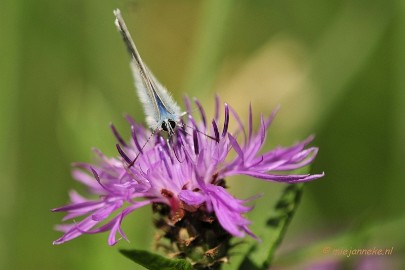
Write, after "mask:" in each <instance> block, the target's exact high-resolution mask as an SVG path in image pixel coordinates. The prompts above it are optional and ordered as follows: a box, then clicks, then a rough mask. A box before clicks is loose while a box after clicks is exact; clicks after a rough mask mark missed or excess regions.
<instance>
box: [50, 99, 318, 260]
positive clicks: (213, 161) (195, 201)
mask: <svg viewBox="0 0 405 270" xmlns="http://www.w3.org/2000/svg"><path fill="white" fill-rule="evenodd" d="M185 101H186V102H185V103H186V108H187V111H188V112H190V111H191V102H190V101H189V100H188V99H187V98H186V99H185ZM195 104H196V106H197V108H198V110H199V113H200V118H201V120H200V121H198V122H197V121H196V120H195V119H194V118H193V117H192V116H191V115H190V114H189V115H188V117H186V116H185V117H184V118H185V119H184V120H183V123H182V125H183V128H177V129H176V131H175V135H174V136H173V137H172V138H169V139H164V138H163V137H162V136H161V135H160V134H154V135H153V136H152V138H151V139H150V141H149V142H148V143H146V142H147V139H148V138H149V137H150V136H151V131H149V130H148V129H146V128H144V127H143V126H141V125H139V124H137V123H135V121H134V120H133V119H132V118H130V117H129V116H128V117H127V120H128V122H129V124H130V125H131V130H132V138H131V140H130V141H129V142H126V141H125V140H124V139H123V138H122V137H121V136H120V135H119V133H118V132H117V130H116V129H115V127H114V126H111V127H112V130H113V133H114V135H115V136H116V138H117V141H118V144H117V145H116V147H117V149H118V152H119V156H118V157H113V158H109V157H106V156H105V155H103V154H102V153H101V152H100V151H99V150H95V152H96V154H97V155H98V157H99V163H98V164H96V165H92V164H85V163H78V164H75V169H74V170H73V177H74V178H75V179H76V180H78V181H79V182H81V183H82V184H84V185H86V186H87V188H88V190H89V192H90V193H91V194H93V195H96V198H95V199H87V198H85V197H82V196H80V195H79V194H78V193H77V192H75V191H72V192H71V193H70V199H71V203H70V204H69V205H67V206H63V207H60V208H55V209H53V211H55V212H67V215H66V216H65V217H64V219H63V220H64V221H66V220H73V222H72V223H71V224H65V225H59V226H57V229H58V230H60V231H62V232H64V235H63V236H62V237H60V238H59V239H57V240H56V241H55V242H54V244H61V243H64V242H66V241H69V240H72V239H74V238H76V237H78V236H80V235H83V234H93V233H99V232H105V231H110V234H109V237H108V244H109V245H114V244H115V243H117V241H118V240H120V239H121V238H124V239H127V237H126V235H125V234H124V232H123V231H122V229H121V222H122V221H123V219H124V218H125V217H126V216H127V215H129V214H130V213H131V212H133V211H135V210H136V209H138V208H140V207H143V206H146V205H152V206H153V207H152V209H153V211H154V214H155V225H156V226H157V227H158V228H160V229H161V230H162V231H163V235H162V236H161V238H165V239H169V240H170V241H171V242H172V243H173V242H175V241H176V243H177V245H176V248H175V250H173V247H172V246H173V245H172V246H170V245H168V246H167V247H166V248H167V249H170V251H172V252H173V253H177V254H180V253H182V254H185V253H187V252H188V251H189V249H190V248H191V247H195V246H196V245H198V246H204V248H203V249H202V250H203V252H204V253H205V254H206V253H207V252H212V253H213V254H216V255H218V256H216V257H217V258H220V257H225V254H224V252H225V251H224V252H222V251H221V250H222V249H224V250H226V249H228V248H229V239H230V238H231V237H232V236H235V237H243V236H245V234H248V235H250V236H252V237H255V236H254V234H253V233H252V232H251V231H250V230H249V227H248V225H249V224H250V221H249V220H248V219H247V218H246V217H245V216H244V214H245V213H247V212H248V211H250V210H251V209H252V208H251V207H249V206H246V205H245V203H246V202H247V200H241V199H237V198H235V197H233V196H232V195H231V194H229V192H228V191H227V189H226V185H225V179H227V178H228V177H231V176H234V175H247V176H252V177H254V178H258V179H262V180H265V181H276V182H284V183H299V182H306V181H310V180H313V179H317V178H320V177H322V176H323V174H315V175H309V174H280V173H278V174H276V173H272V172H281V171H291V170H295V169H298V168H301V167H303V166H306V165H308V164H309V163H311V162H312V161H313V160H314V158H315V156H316V154H317V151H318V148H316V147H309V148H306V147H307V145H308V144H309V143H310V142H311V141H312V139H313V137H312V136H310V137H309V138H307V139H305V140H304V141H302V142H299V143H297V144H295V145H293V146H290V147H277V148H275V149H272V150H270V151H268V152H263V153H262V152H261V149H262V146H263V145H264V143H265V140H266V135H267V130H268V128H269V126H270V124H271V122H272V121H273V118H274V116H275V113H276V112H273V114H272V115H271V116H270V117H268V118H267V119H264V118H263V117H261V118H260V126H259V130H258V131H257V132H255V133H254V132H253V124H252V110H251V107H250V108H249V119H248V125H247V128H246V127H245V126H244V125H243V124H242V121H241V120H240V118H239V116H238V115H237V113H236V112H235V111H234V110H233V109H232V108H231V107H230V106H228V105H227V104H225V106H224V120H223V121H222V122H223V123H222V124H221V125H220V124H219V122H220V121H219V115H220V111H222V109H221V108H220V107H221V106H220V105H219V104H220V101H219V98H217V99H216V109H215V117H214V119H213V120H212V122H211V123H208V122H207V121H206V119H207V118H206V114H205V112H204V110H203V108H202V106H201V104H200V102H198V101H197V100H195ZM230 116H233V117H232V118H233V119H234V120H235V121H236V123H237V125H236V126H237V128H236V131H235V132H230V131H229V130H228V126H229V121H230ZM237 137H239V138H237ZM143 145H146V146H145V147H144V148H143V149H142V146H143ZM138 153H139V156H138V158H137V159H136V162H135V163H134V165H132V166H129V164H131V162H132V161H133V160H134V159H135V157H137V155H138ZM79 217H83V218H82V219H81V220H77V219H78V218H79ZM117 234H119V235H120V238H117ZM160 246H162V245H160ZM195 250H196V249H195V248H194V249H193V252H195ZM190 252H191V251H190Z"/></svg>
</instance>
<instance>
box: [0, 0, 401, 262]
mask: <svg viewBox="0 0 405 270" xmlns="http://www.w3.org/2000/svg"><path fill="white" fill-rule="evenodd" d="M117 7H118V8H120V9H121V10H122V12H123V15H124V18H125V19H126V21H127V24H128V27H129V28H130V31H131V33H132V36H133V37H134V39H135V41H136V43H137V46H138V49H139V51H140V52H141V54H142V57H143V59H144V60H145V61H146V62H147V63H148V65H149V67H150V68H151V69H152V70H153V72H154V73H155V75H156V76H157V77H158V78H159V80H160V81H161V82H162V83H163V84H164V85H166V86H167V88H168V89H170V91H171V92H172V93H173V95H174V97H175V98H176V99H177V100H179V101H180V100H181V99H182V96H183V95H184V94H187V95H189V96H192V97H197V98H199V99H200V100H201V102H202V104H203V105H204V107H205V108H206V110H207V111H208V115H212V108H213V104H214V96H215V94H216V93H218V94H219V95H220V96H221V98H222V100H223V101H226V102H228V103H229V104H230V105H231V106H232V107H233V108H235V110H237V111H238V112H239V113H240V115H241V116H242V117H244V119H245V120H247V109H248V105H249V102H251V104H252V107H253V111H254V115H255V117H254V119H255V120H256V124H257V123H258V122H259V120H258V119H259V116H260V113H263V114H265V115H268V114H270V113H271V111H272V110H273V109H274V108H275V107H276V106H277V105H281V110H280V112H279V114H278V116H277V118H276V121H275V123H274V125H273V127H272V128H271V135H270V136H269V137H268V145H267V147H273V146H275V145H279V144H281V145H289V144H291V143H294V142H296V141H297V140H300V139H303V138H305V137H306V136H308V135H310V134H316V136H317V137H316V139H315V141H314V143H313V144H314V145H317V146H319V148H320V152H319V156H318V158H317V159H316V162H315V163H314V164H313V166H312V172H316V173H319V172H322V171H325V172H326V177H324V178H323V179H321V180H317V181H315V182H312V183H308V184H307V185H306V186H305V194H304V198H303V201H302V204H301V206H300V208H299V210H298V213H297V215H296V217H295V218H294V220H293V222H292V224H291V227H290V230H289V231H288V233H287V237H286V239H285V241H284V243H283V245H282V247H281V250H280V253H278V254H279V256H278V257H279V261H278V262H277V261H276V264H277V263H278V264H279V265H280V266H285V265H292V266H293V267H298V266H297V265H301V264H302V263H304V264H305V263H307V262H308V261H318V260H321V261H322V260H324V259H325V258H326V257H327V256H325V255H324V254H322V247H324V246H325V245H329V246H331V247H332V248H366V247H379V248H391V247H394V251H393V255H392V256H386V257H384V259H383V260H386V261H389V263H391V267H392V268H390V269H402V267H404V266H403V265H404V264H403V262H402V261H401V257H403V255H404V247H405V232H404V230H403V228H404V227H405V212H404V205H405V200H404V191H405V182H404V181H405V177H404V175H405V174H404V170H403V168H404V161H405V158H404V153H405V142H404V139H405V120H404V117H405V73H404V71H405V2H404V1H401V0H398V1H382V0H381V1H377V0H371V1H370V0H368V1H365V0H360V1H349V0H344V1H341V0H340V1H337V0H331V1H320V0H306V1H290V0H288V1H285V0H283V1H281V0H274V1H267V0H255V1H247V0H245V1H232V0H223V1H218V0H207V1H187V0H172V1H165V0H149V1H146V0H145V1H141V0H127V1H123V0H121V1H113V0H109V1H95V0H81V1H77V0H69V1H67V0H60V1H50V0H37V1H22V0H14V1H11V0H10V1H9V0H5V1H4V0H3V1H1V3H0V31H1V32H0V38H1V41H0V108H1V113H0V131H1V133H0V134H1V140H0V147H1V148H0V157H1V162H0V166H1V168H0V171H1V174H0V175H1V176H0V177H1V178H0V181H1V183H0V222H1V223H0V226H1V234H0V269H61V270H63V269H99V270H101V269H141V268H140V267H139V268H137V267H136V266H135V265H134V264H133V263H131V262H130V261H129V260H127V259H126V258H124V257H123V256H121V255H119V254H118V252H117V250H118V248H141V249H149V248H151V247H152V244H151V242H152V239H153V234H154V232H153V228H152V222H151V216H150V209H147V208H145V209H141V210H139V211H137V213H135V214H134V215H132V216H130V217H129V218H127V219H126V220H125V222H124V225H123V227H124V230H125V231H126V232H127V234H128V236H129V238H130V240H131V243H126V242H124V241H122V242H120V243H119V244H118V245H117V246H116V247H109V246H108V245H107V234H100V235H91V236H87V235H86V236H83V237H80V238H78V239H75V240H73V241H71V242H69V243H66V244H64V245H61V246H53V245H52V241H53V240H55V239H56V238H58V237H59V236H60V233H59V232H55V231H54V230H53V226H54V225H55V224H57V223H59V222H60V220H61V218H62V214H59V213H51V212H50V209H51V208H54V207H57V206H61V205H63V204H65V203H67V202H68V196H67V193H68V191H69V190H70V189H73V188H74V189H78V190H79V191H82V192H83V191H84V190H83V189H82V187H81V186H80V185H78V184H77V183H75V182H74V181H73V180H72V178H71V176H70V164H71V163H72V162H74V161H86V162H91V161H92V160H93V156H92V152H91V148H92V147H97V148H99V149H101V150H102V151H104V152H105V153H107V154H108V155H116V150H115V146H114V145H115V140H114V137H113V136H112V134H111V132H110V129H109V127H108V124H109V122H114V124H115V125H116V126H117V127H118V129H119V130H120V131H121V133H122V134H125V136H127V137H129V134H130V130H129V127H128V126H127V125H126V124H125V121H124V119H123V117H122V116H123V114H124V113H129V114H131V115H133V116H134V117H135V118H136V119H137V120H138V121H143V118H144V115H143V112H142V109H141V107H140V103H139V102H138V100H137V97H136V95H135V93H134V87H133V82H132V77H131V73H130V69H129V64H128V55H127V53H126V50H125V49H124V45H123V44H122V41H121V37H120V36H119V34H118V32H117V31H116V28H115V26H114V24H113V20H114V17H113V14H112V10H113V9H114V8H117ZM245 122H246V121H245ZM229 185H230V186H231V189H232V192H233V193H234V194H235V195H236V196H238V197H241V198H247V197H250V196H252V195H254V194H257V193H260V192H263V193H264V195H263V197H262V198H260V199H259V200H257V201H256V203H255V204H256V209H255V210H254V211H253V212H252V213H250V214H249V218H251V219H253V220H254V224H253V226H252V229H253V230H254V231H257V232H259V231H260V227H262V224H263V222H264V217H265V216H266V214H267V213H269V212H270V211H271V208H272V207H273V204H274V202H275V201H276V199H277V197H278V196H279V194H280V191H281V190H282V188H283V185H281V184H273V183H263V182H261V181H260V180H254V179H250V178H247V177H246V178H243V177H242V178H234V179H229ZM259 234H260V233H259ZM247 241H248V242H249V241H251V240H247ZM294 254H295V255H294ZM283 256H284V257H286V258H289V259H288V260H284V262H283V259H282V258H283ZM333 258H334V260H337V259H339V260H341V261H343V262H344V264H345V266H344V269H355V265H356V263H357V262H356V260H357V259H360V258H359V257H358V258H355V260H353V258H344V257H342V256H340V257H339V256H338V257H336V256H335V257H333V256H332V259H333ZM362 259H364V256H363V257H362ZM236 262H237V259H235V261H234V262H233V263H232V264H231V265H230V266H228V267H227V269H234V268H235V266H236V265H237V263H236ZM392 265H393V266H392ZM296 269H300V268H296ZM369 269H373V268H369ZM375 269H382V268H375ZM386 269H388V268H386Z"/></svg>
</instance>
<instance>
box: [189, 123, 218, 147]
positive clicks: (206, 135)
mask: <svg viewBox="0 0 405 270" xmlns="http://www.w3.org/2000/svg"><path fill="white" fill-rule="evenodd" d="M183 125H184V126H186V127H189V128H191V129H193V130H195V131H197V132H198V133H200V134H202V135H204V136H205V137H207V138H210V139H211V140H213V141H216V142H217V143H219V140H218V139H217V138H215V137H212V136H210V135H208V134H206V133H204V132H202V131H200V130H198V129H197V128H196V127H193V126H189V125H187V124H183ZM184 132H186V131H185V130H184ZM186 133H187V132H186ZM187 134H188V135H190V134H189V133H187Z"/></svg>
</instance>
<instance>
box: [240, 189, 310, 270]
mask: <svg viewBox="0 0 405 270" xmlns="http://www.w3.org/2000/svg"><path fill="white" fill-rule="evenodd" d="M302 191H303V184H290V185H288V186H287V187H286V188H285V190H284V191H283V193H282V195H281V197H280V198H279V199H278V201H277V203H276V205H275V207H274V211H272V213H271V216H270V217H269V218H268V219H267V222H266V230H265V231H266V234H265V235H263V238H264V239H262V240H263V242H262V243H261V244H254V245H252V247H251V248H250V249H249V251H248V252H247V254H246V255H245V258H244V259H243V261H242V263H241V264H240V266H239V268H238V269H239V270H245V269H254V270H256V269H263V270H264V269H269V268H270V266H271V263H272V261H273V257H274V253H275V252H276V250H277V248H278V246H279V245H280V244H281V241H282V240H283V238H284V235H285V233H286V232H287V228H288V225H289V224H290V222H291V220H292V218H293V216H294V213H295V211H296V210H297V208H298V205H299V202H300V199H301V196H302ZM258 265H259V266H258Z"/></svg>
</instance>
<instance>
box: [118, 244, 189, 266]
mask: <svg viewBox="0 0 405 270" xmlns="http://www.w3.org/2000/svg"><path fill="white" fill-rule="evenodd" d="M120 252H121V254H123V255H124V256H125V257H127V258H129V259H130V260H132V261H134V262H136V263H137V264H139V265H142V266H143V267H145V268H146V269H151V270H156V269H159V270H175V269H176V270H192V269H193V266H192V265H191V264H190V263H189V262H188V261H186V260H182V259H167V258H165V257H163V256H160V255H158V254H154V253H151V252H149V251H145V250H136V249H133V250H120Z"/></svg>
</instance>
